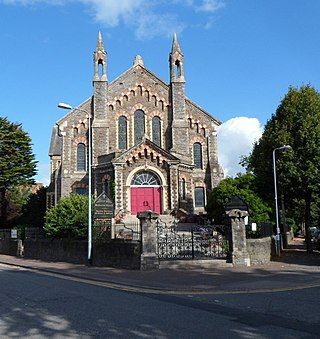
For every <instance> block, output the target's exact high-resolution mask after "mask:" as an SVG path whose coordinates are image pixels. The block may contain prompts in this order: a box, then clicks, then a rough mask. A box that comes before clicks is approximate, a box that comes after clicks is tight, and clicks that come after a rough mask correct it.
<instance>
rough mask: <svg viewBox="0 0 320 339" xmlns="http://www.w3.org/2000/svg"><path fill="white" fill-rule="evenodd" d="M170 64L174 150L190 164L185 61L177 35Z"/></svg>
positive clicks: (173, 151)
mask: <svg viewBox="0 0 320 339" xmlns="http://www.w3.org/2000/svg"><path fill="white" fill-rule="evenodd" d="M169 62H170V90H171V106H172V148H171V152H172V153H174V154H176V155H179V157H180V158H181V159H182V160H183V161H184V162H190V151H189V127H188V122H187V117H186V97H185V83H186V82H185V77H184V60H183V54H182V53H181V48H180V45H179V42H178V38H177V35H176V34H175V35H174V38H173V43H172V49H171V53H170V57H169Z"/></svg>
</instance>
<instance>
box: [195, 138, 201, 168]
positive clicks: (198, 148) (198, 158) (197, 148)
mask: <svg viewBox="0 0 320 339" xmlns="http://www.w3.org/2000/svg"><path fill="white" fill-rule="evenodd" d="M193 163H194V167H195V168H202V145H201V144H200V143H199V142H196V143H194V144H193Z"/></svg>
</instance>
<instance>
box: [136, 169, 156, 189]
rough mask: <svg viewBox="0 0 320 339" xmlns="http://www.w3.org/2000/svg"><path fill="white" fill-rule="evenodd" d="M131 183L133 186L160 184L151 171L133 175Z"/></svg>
mask: <svg viewBox="0 0 320 339" xmlns="http://www.w3.org/2000/svg"><path fill="white" fill-rule="evenodd" d="M131 185H135V186H160V179H159V178H158V176H157V175H156V174H154V173H152V172H139V173H137V174H135V175H134V177H133V179H132V181H131Z"/></svg>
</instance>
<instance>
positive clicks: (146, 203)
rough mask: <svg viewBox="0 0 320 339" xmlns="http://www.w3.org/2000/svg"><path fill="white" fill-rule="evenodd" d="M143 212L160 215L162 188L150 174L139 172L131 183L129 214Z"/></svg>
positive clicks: (153, 175) (156, 177) (152, 174)
mask: <svg viewBox="0 0 320 339" xmlns="http://www.w3.org/2000/svg"><path fill="white" fill-rule="evenodd" d="M145 210H152V211H154V212H157V213H159V214H162V187H161V186H160V180H159V178H158V176H156V175H155V174H154V173H152V172H139V173H137V174H136V175H135V176H134V177H133V179H132V182H131V214H134V215H135V214H137V213H138V212H142V211H145Z"/></svg>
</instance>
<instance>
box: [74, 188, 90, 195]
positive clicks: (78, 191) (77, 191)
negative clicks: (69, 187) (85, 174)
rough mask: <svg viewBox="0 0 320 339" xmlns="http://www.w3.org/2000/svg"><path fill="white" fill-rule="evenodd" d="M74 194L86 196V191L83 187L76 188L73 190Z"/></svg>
mask: <svg viewBox="0 0 320 339" xmlns="http://www.w3.org/2000/svg"><path fill="white" fill-rule="evenodd" d="M74 192H75V193H76V194H80V195H86V194H87V189H86V188H85V187H76V188H75V189H74Z"/></svg>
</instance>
